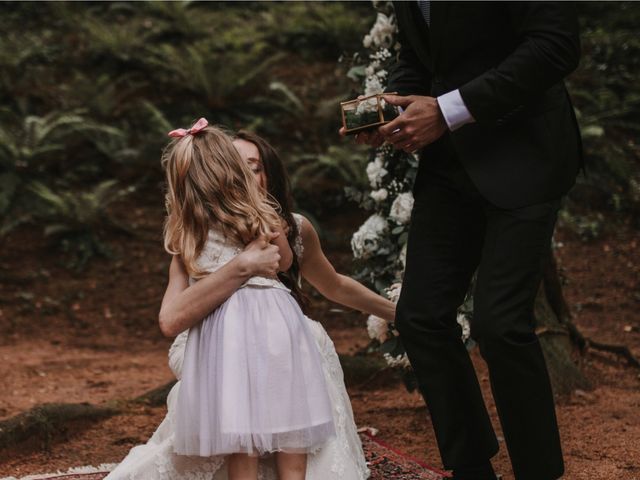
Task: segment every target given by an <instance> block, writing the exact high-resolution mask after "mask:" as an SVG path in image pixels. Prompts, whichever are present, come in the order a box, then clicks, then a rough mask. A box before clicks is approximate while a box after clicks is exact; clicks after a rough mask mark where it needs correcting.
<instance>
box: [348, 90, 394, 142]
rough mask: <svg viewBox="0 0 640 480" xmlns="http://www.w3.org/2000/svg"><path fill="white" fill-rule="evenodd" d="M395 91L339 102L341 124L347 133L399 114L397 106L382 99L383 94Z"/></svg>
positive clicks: (356, 131)
mask: <svg viewBox="0 0 640 480" xmlns="http://www.w3.org/2000/svg"><path fill="white" fill-rule="evenodd" d="M397 94H398V93H397V92H388V93H377V94H375V95H369V96H368V97H362V98H357V99H355V100H349V101H346V102H340V110H341V113H342V126H343V127H344V131H345V133H346V134H347V135H351V134H354V133H358V132H361V131H363V130H369V129H372V128H375V127H379V126H380V125H384V124H385V123H389V122H390V121H391V120H393V119H394V118H396V117H397V116H398V115H400V113H401V112H400V110H399V107H397V106H396V105H391V104H390V103H388V102H385V101H384V98H383V96H384V95H397Z"/></svg>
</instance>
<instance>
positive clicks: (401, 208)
mask: <svg viewBox="0 0 640 480" xmlns="http://www.w3.org/2000/svg"><path fill="white" fill-rule="evenodd" d="M412 209H413V194H412V193H411V192H405V193H401V194H400V195H398V196H397V197H396V199H395V200H394V201H393V204H392V205H391V210H390V211H389V218H391V219H392V220H394V221H395V222H396V223H399V224H405V223H409V220H410V219H411V210H412Z"/></svg>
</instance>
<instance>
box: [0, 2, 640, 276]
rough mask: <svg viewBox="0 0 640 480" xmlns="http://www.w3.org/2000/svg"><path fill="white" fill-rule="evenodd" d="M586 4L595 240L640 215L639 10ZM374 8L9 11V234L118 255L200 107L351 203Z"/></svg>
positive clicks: (0, 103) (0, 106)
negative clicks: (341, 126) (130, 217)
mask: <svg viewBox="0 0 640 480" xmlns="http://www.w3.org/2000/svg"><path fill="white" fill-rule="evenodd" d="M579 11H580V15H581V23H582V26H583V47H584V48H583V49H584V56H583V61H582V64H581V67H580V69H579V70H578V71H577V72H576V73H574V74H573V75H572V76H571V78H570V79H569V82H568V83H569V87H570V91H571V94H572V96H573V98H574V100H575V104H576V109H577V111H578V115H579V118H580V122H581V124H582V127H583V134H584V137H585V147H586V152H587V165H588V170H589V172H590V174H589V176H588V177H587V178H582V179H581V180H580V183H579V185H578V186H577V188H576V189H574V191H573V192H572V194H571V195H570V197H569V202H568V206H569V208H568V209H566V211H565V214H564V216H563V221H564V222H565V223H566V224H568V225H570V226H572V227H573V228H575V229H576V231H577V232H579V233H580V235H582V236H583V237H584V238H590V237H593V236H595V235H597V234H599V232H600V231H601V230H602V228H603V225H604V224H605V222H604V219H605V217H607V218H608V216H611V215H614V216H615V215H626V216H628V215H629V214H630V215H631V216H632V218H636V220H635V221H636V222H637V221H638V220H637V217H638V213H640V212H639V208H638V206H639V205H640V173H639V171H640V168H639V166H638V165H639V156H640V149H639V146H638V132H639V131H640V114H639V108H638V107H639V103H640V81H639V80H640V37H638V35H637V34H636V31H637V25H638V24H639V23H640V5H639V4H635V3H632V2H624V3H620V2H607V3H595V2H591V3H581V4H579ZM375 14H376V13H375V10H374V9H373V8H372V6H371V4H370V3H368V2H238V3H234V2H217V3H209V2H202V3H199V2H105V3H89V2H50V3H35V2H34V3H31V2H24V3H18V2H5V3H2V4H0V28H1V31H2V32H3V35H2V41H0V72H1V74H0V238H1V236H2V235H6V234H7V233H8V232H11V231H13V230H14V229H15V228H16V227H17V226H19V225H21V224H24V223H29V222H31V223H35V222H37V223H38V224H42V225H43V226H44V233H45V234H47V235H49V236H51V238H52V239H53V240H54V241H56V243H57V244H58V245H59V246H61V247H62V248H64V249H66V250H67V251H69V252H71V253H72V254H73V256H74V261H73V262H72V265H74V266H76V267H81V266H82V265H83V264H84V263H85V262H86V261H87V260H88V259H90V258H91V256H93V255H96V254H99V255H104V254H106V253H107V252H108V248H107V246H106V245H104V242H103V241H102V238H103V237H104V235H106V234H107V233H108V232H109V231H111V230H112V229H120V230H122V229H125V230H126V226H123V225H120V224H119V222H118V221H117V219H114V218H112V217H111V215H110V214H109V204H110V203H112V201H114V200H117V199H120V198H122V197H125V196H126V195H129V194H130V193H132V192H134V191H136V190H137V191H138V192H140V191H144V192H149V195H151V196H153V197H154V198H155V197H156V196H158V195H159V185H160V182H161V171H160V165H159V157H160V151H161V149H162V147H163V145H164V144H165V143H166V132H167V131H168V130H170V129H172V128H176V127H179V126H188V125H190V122H192V121H193V120H195V119H196V118H198V117H200V116H206V117H207V118H208V119H209V120H210V121H211V122H215V123H222V124H225V125H227V126H230V127H232V128H240V127H242V128H250V129H253V130H256V131H258V132H259V133H261V134H264V135H265V136H266V137H267V138H269V139H270V140H272V141H273V142H274V144H275V145H276V146H277V147H279V149H280V150H281V151H282V152H283V153H284V156H285V158H286V160H287V162H288V168H289V171H290V173H291V175H292V178H293V181H294V187H295V194H296V197H297V199H298V203H299V208H302V209H306V210H308V211H312V212H314V213H319V214H321V215H322V214H323V213H325V214H326V213H327V212H330V211H331V210H332V209H336V208H341V207H342V206H343V204H344V202H345V196H344V193H343V187H344V186H351V187H355V188H361V189H363V188H365V186H366V183H365V182H366V179H365V175H364V166H365V165H366V163H367V161H368V158H367V154H366V153H365V152H363V151H362V150H359V149H357V148H355V147H354V146H353V145H352V142H343V141H341V140H340V139H339V138H338V136H337V135H336V130H337V127H338V122H339V116H338V107H337V105H338V102H339V101H340V100H344V99H346V98H352V97H353V96H354V95H355V94H356V93H358V92H357V90H358V89H359V85H358V83H357V82H355V81H353V80H350V79H349V78H348V77H347V75H346V72H347V70H348V69H349V67H351V66H353V65H354V64H356V63H357V56H356V58H355V59H354V57H353V56H352V54H353V52H354V51H358V50H359V49H360V48H361V42H362V37H363V35H364V34H365V33H366V32H367V31H368V29H369V28H370V26H371V25H372V23H373V21H374V18H375ZM345 53H346V55H345ZM340 58H342V59H343V60H344V61H343V62H341V63H340V62H339V59H340ZM639 226H640V225H639ZM134 233H135V232H132V234H134Z"/></svg>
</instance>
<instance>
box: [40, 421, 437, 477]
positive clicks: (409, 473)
mask: <svg viewBox="0 0 640 480" xmlns="http://www.w3.org/2000/svg"><path fill="white" fill-rule="evenodd" d="M360 438H361V439H362V446H363V448H364V453H365V457H366V459H367V462H368V465H369V469H370V470H371V476H370V477H369V480H443V479H445V478H447V477H448V474H447V473H445V472H442V471H440V470H438V469H436V468H433V467H430V466H429V465H427V464H426V463H424V462H422V461H420V460H418V459H416V458H412V457H409V456H407V455H405V454H403V453H402V452H399V451H398V450H396V449H394V448H392V447H390V446H389V445H387V444H386V443H384V442H383V441H381V440H379V439H378V438H376V437H374V436H372V435H370V434H369V433H367V432H364V433H361V434H360ZM76 470H95V469H92V468H91V467H87V468H83V467H80V468H78V469H76ZM107 473H108V472H107V471H97V472H96V471H93V472H92V473H66V474H60V473H58V474H50V475H43V476H40V475H38V476H35V475H34V476H30V477H28V478H33V479H35V478H37V479H38V480H50V479H51V480H52V479H55V480H102V479H103V478H104V477H106V476H107Z"/></svg>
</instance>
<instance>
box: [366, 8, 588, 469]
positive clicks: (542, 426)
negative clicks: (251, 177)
mask: <svg viewBox="0 0 640 480" xmlns="http://www.w3.org/2000/svg"><path fill="white" fill-rule="evenodd" d="M394 6H395V11H396V17H397V21H398V29H399V41H400V43H401V50H400V52H399V56H398V61H397V63H396V65H395V68H393V69H392V71H391V72H390V74H389V81H388V88H387V91H397V92H399V93H400V95H401V96H398V97H394V96H387V100H388V101H389V102H390V103H393V104H396V105H401V106H402V107H404V112H403V113H402V115H400V116H399V117H398V118H397V119H396V120H394V121H392V122H391V123H389V124H387V125H385V126H382V127H380V128H379V129H378V130H376V131H373V132H366V133H360V134H359V135H358V137H357V139H356V141H357V142H358V143H367V144H370V145H375V146H379V145H381V144H382V143H383V142H384V141H386V142H389V143H391V144H393V145H394V146H395V147H396V148H399V149H402V150H405V151H407V152H418V153H419V156H420V166H419V169H418V174H417V178H416V181H415V185H414V188H413V193H414V197H415V205H414V209H413V212H412V217H411V226H410V232H409V240H408V246H407V267H406V271H405V274H404V282H403V287H402V293H401V296H400V300H399V302H398V313H397V318H396V327H397V329H398V331H399V332H400V335H401V338H402V341H403V343H404V346H405V348H406V350H407V354H408V356H409V359H410V361H411V364H412V365H413V369H414V371H415V373H416V376H417V379H418V385H419V389H420V391H421V393H422V395H423V396H424V398H425V401H426V403H427V406H428V408H429V411H430V413H431V419H432V423H433V426H434V429H435V433H436V438H437V441H438V446H439V449H440V454H441V456H442V460H443V464H444V466H445V468H447V469H451V470H453V473H454V478H455V479H457V480H460V479H465V480H466V479H473V480H485V479H495V473H494V472H493V469H492V466H491V462H490V458H491V457H492V456H493V455H495V453H496V452H497V450H498V442H497V439H496V436H495V433H494V431H493V428H492V426H491V422H490V419H489V415H488V413H487V410H486V406H485V404H484V402H483V399H482V395H481V391H480V387H479V384H478V380H477V377H476V374H475V371H474V369H473V365H472V363H471V360H470V358H469V355H468V353H467V351H466V350H465V347H464V345H463V343H462V341H461V339H460V337H461V330H460V327H459V325H458V324H457V323H456V309H457V307H458V306H459V305H460V304H461V303H462V301H463V298H464V295H465V292H466V291H467V288H468V286H469V283H470V279H471V277H472V275H473V273H474V272H475V271H476V269H477V272H478V275H477V282H476V286H475V297H474V315H473V319H472V322H471V335H472V337H473V338H474V339H475V340H476V341H477V342H478V344H479V347H480V352H481V355H482V356H483V358H484V360H485V361H486V362H487V365H488V368H489V373H490V382H491V387H492V392H493V396H494V399H495V402H496V407H497V410H498V414H499V417H500V422H501V425H502V429H503V431H504V436H505V441H506V444H507V448H508V451H509V455H510V458H511V463H512V465H513V470H514V473H515V476H516V479H517V480H551V479H556V478H559V477H560V476H561V475H562V473H563V471H564V466H563V460H562V452H561V447H560V438H559V434H558V427H557V423H556V416H555V410H554V401H553V395H552V391H551V387H550V382H549V377H548V373H547V369H546V365H545V361H544V358H543V354H542V351H541V348H540V344H539V342H538V339H537V336H536V334H535V331H534V327H535V325H534V316H533V305H534V300H535V297H536V292H537V290H538V288H539V284H540V278H541V265H542V261H543V259H544V257H545V255H546V254H547V253H548V251H549V244H550V239H551V235H552V232H553V228H554V225H555V221H556V215H557V211H558V208H559V205H560V198H561V197H562V196H563V195H564V194H565V193H566V192H567V191H568V190H569V188H571V186H572V185H573V183H574V182H575V177H576V175H577V172H578V169H579V167H580V165H581V163H582V154H581V143H580V134H579V131H578V126H577V122H576V119H575V115H574V112H573V107H572V105H571V102H570V99H569V96H568V93H567V91H566V88H565V86H564V83H563V78H564V77H565V76H567V75H568V74H569V73H570V72H571V71H573V70H574V69H575V68H576V66H577V65H578V61H579V57H580V42H579V35H578V25H577V19H576V15H575V12H574V10H573V5H571V4H568V3H562V2H522V3H520V2H427V1H423V0H419V1H415V0H414V1H408V2H394Z"/></svg>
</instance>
